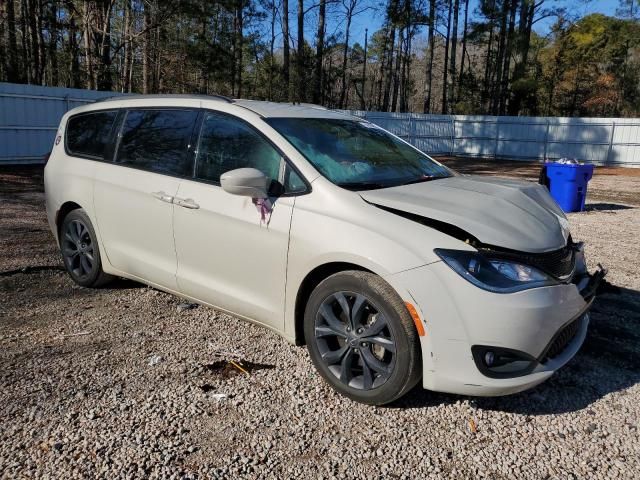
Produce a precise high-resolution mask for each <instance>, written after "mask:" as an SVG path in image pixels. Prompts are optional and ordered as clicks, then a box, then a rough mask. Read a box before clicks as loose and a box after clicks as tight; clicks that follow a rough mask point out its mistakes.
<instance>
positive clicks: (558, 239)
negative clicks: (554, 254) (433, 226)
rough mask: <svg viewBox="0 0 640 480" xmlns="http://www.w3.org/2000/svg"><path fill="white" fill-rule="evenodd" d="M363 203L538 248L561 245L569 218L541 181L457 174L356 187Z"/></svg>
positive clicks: (493, 241)
mask: <svg viewBox="0 0 640 480" xmlns="http://www.w3.org/2000/svg"><path fill="white" fill-rule="evenodd" d="M359 193H360V195H361V196H362V198H364V200H366V201H367V202H369V203H372V204H374V205H377V206H381V207H386V208H388V209H393V210H398V211H401V212H407V213H409V214H413V215H418V216H420V217H425V218H426V219H429V220H435V221H437V222H444V223H446V224H449V225H453V226H455V227H458V228H460V229H462V230H464V231H466V232H468V233H469V234H471V235H473V236H474V237H475V238H476V239H477V240H479V241H480V242H482V243H483V244H485V245H490V246H495V247H501V248H507V249H511V250H517V251H521V252H531V253H541V252H548V251H553V250H558V249H560V248H563V247H564V246H566V244H567V239H568V237H569V223H568V221H567V218H566V216H565V215H564V213H563V211H562V210H561V209H560V208H559V207H558V205H557V204H556V203H555V201H554V200H553V198H551V196H550V195H549V192H548V191H547V189H546V188H545V187H543V186H542V185H538V184H536V183H532V182H523V181H518V180H510V179H502V178H493V177H484V176H483V177H481V176H474V175H471V176H467V175H458V176H453V177H448V178H442V179H437V180H431V181H426V182H421V183H414V184H409V185H403V186H399V187H391V188H384V189H379V190H367V191H361V192H359Z"/></svg>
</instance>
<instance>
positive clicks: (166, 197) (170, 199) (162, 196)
mask: <svg viewBox="0 0 640 480" xmlns="http://www.w3.org/2000/svg"><path fill="white" fill-rule="evenodd" d="M151 195H153V196H154V197H155V198H157V199H158V200H160V201H162V202H167V203H173V197H172V196H171V195H169V194H167V193H165V192H162V191H160V192H151Z"/></svg>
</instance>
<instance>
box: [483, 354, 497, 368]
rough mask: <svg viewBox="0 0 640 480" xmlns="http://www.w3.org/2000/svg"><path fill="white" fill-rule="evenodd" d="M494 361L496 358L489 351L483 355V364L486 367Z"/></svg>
mask: <svg viewBox="0 0 640 480" xmlns="http://www.w3.org/2000/svg"><path fill="white" fill-rule="evenodd" d="M495 359H496V356H495V354H494V353H493V352H492V351H491V350H489V351H488V352H487V353H485V354H484V363H486V364H487V367H490V366H492V365H493V362H494V360H495Z"/></svg>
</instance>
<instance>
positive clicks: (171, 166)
mask: <svg viewBox="0 0 640 480" xmlns="http://www.w3.org/2000/svg"><path fill="white" fill-rule="evenodd" d="M197 115H198V113H197V112H196V111H194V110H129V111H128V112H127V116H126V118H125V121H124V125H123V127H122V138H121V139H120V147H119V148H118V155H117V157H116V162H118V163H121V164H123V165H129V166H132V167H136V168H141V169H144V170H149V171H152V172H158V173H166V174H169V175H179V176H191V175H192V173H193V155H190V154H189V142H190V140H191V134H192V132H193V127H194V124H195V121H196V117H197Z"/></svg>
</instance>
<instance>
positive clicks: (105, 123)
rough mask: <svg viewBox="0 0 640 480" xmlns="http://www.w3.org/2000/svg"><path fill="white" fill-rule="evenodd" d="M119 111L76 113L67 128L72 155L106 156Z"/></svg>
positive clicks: (67, 143) (67, 144) (68, 145)
mask: <svg viewBox="0 0 640 480" xmlns="http://www.w3.org/2000/svg"><path fill="white" fill-rule="evenodd" d="M117 116H118V112H116V111H104V112H91V113H83V114H80V115H74V116H73V117H71V118H70V119H69V122H68V123H67V129H66V146H67V150H68V151H69V153H70V154H71V155H80V156H87V157H92V158H96V159H102V158H104V151H105V147H106V145H107V142H108V141H109V136H110V135H111V129H112V128H113V124H114V123H115V121H116V117H117Z"/></svg>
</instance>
